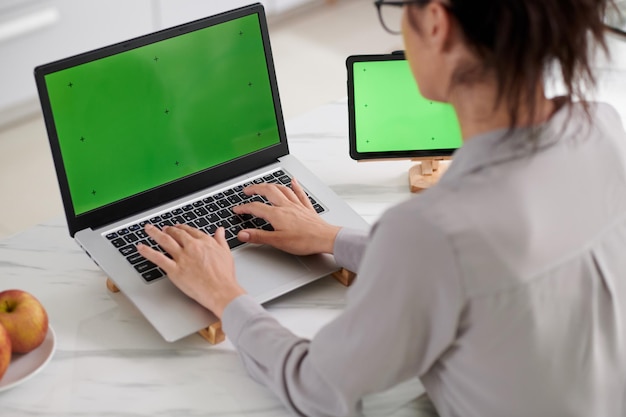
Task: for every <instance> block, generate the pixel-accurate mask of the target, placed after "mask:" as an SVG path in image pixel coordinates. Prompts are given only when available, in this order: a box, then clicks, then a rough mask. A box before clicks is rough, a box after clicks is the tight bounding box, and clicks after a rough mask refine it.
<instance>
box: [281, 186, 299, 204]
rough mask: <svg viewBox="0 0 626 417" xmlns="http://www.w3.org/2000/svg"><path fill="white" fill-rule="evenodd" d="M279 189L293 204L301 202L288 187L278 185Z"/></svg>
mask: <svg viewBox="0 0 626 417" xmlns="http://www.w3.org/2000/svg"><path fill="white" fill-rule="evenodd" d="M277 186H278V189H279V190H280V191H281V192H282V193H283V194H284V195H285V197H287V199H288V200H289V201H291V202H292V203H299V202H300V200H299V199H298V196H297V195H296V194H295V193H294V192H293V190H292V189H291V188H289V187H287V186H286V185H282V184H281V185H277Z"/></svg>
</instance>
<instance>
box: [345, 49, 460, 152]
mask: <svg viewBox="0 0 626 417" xmlns="http://www.w3.org/2000/svg"><path fill="white" fill-rule="evenodd" d="M346 65H347V68H348V112H349V142H350V157H352V159H356V160H365V159H392V158H400V159H424V158H446V157H447V158H449V157H450V155H452V153H453V152H454V151H455V150H456V149H457V148H458V147H460V146H461V143H462V140H461V129H460V126H459V122H458V119H457V117H456V113H455V111H454V108H453V107H452V106H451V105H450V104H445V103H439V102H435V101H430V100H427V99H425V98H424V97H422V95H421V94H420V93H419V90H418V88H417V84H416V83H415V79H414V78H413V75H412V73H411V69H410V68H409V64H408V62H407V61H406V59H405V56H404V54H403V53H401V52H398V53H393V54H386V55H354V56H350V57H348V58H347V60H346Z"/></svg>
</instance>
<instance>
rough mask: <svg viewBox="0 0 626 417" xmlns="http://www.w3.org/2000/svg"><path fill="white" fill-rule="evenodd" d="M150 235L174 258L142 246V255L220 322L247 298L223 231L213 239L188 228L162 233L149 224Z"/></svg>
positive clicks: (179, 227) (176, 227) (167, 230)
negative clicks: (231, 305)
mask: <svg viewBox="0 0 626 417" xmlns="http://www.w3.org/2000/svg"><path fill="white" fill-rule="evenodd" d="M146 233H148V235H149V236H150V237H152V238H153V239H154V240H155V241H156V242H157V243H158V244H159V245H160V246H161V247H162V248H163V249H165V251H167V253H168V254H170V255H171V258H169V257H168V256H167V255H165V254H163V253H161V252H159V251H156V250H154V249H152V248H149V247H148V246H145V245H141V244H140V245H138V246H137V249H138V250H139V253H140V254H141V255H142V256H143V257H144V258H146V259H148V260H149V261H152V262H154V263H155V264H156V265H158V266H159V267H161V268H162V269H163V270H165V272H166V273H167V275H168V276H169V278H170V279H171V281H172V282H173V283H174V285H176V286H177V287H178V288H179V289H180V290H181V291H183V292H184V293H185V294H187V295H188V296H189V297H191V298H193V299H194V300H196V301H197V302H198V303H200V304H201V305H203V306H204V307H206V308H207V309H209V310H211V311H212V312H213V313H214V314H215V315H217V316H218V317H219V318H220V319H221V317H222V313H223V311H224V308H226V306H227V305H228V303H230V302H231V301H232V300H234V299H235V298H237V297H238V296H239V295H241V294H245V291H244V289H243V288H241V286H239V284H238V283H237V279H236V277H235V263H234V260H233V256H232V254H231V252H230V248H229V247H228V243H226V238H225V236H224V229H223V228H219V229H217V231H216V232H215V236H214V237H211V236H209V235H207V234H206V233H204V232H201V231H200V230H197V229H194V228H193V227H190V226H187V225H176V226H170V227H164V228H163V230H162V231H161V230H159V229H158V228H157V227H154V226H152V225H150V224H149V225H146Z"/></svg>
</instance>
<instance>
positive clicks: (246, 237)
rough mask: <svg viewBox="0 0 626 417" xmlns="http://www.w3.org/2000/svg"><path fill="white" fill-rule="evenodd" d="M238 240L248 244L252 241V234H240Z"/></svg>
mask: <svg viewBox="0 0 626 417" xmlns="http://www.w3.org/2000/svg"><path fill="white" fill-rule="evenodd" d="M237 239H239V240H241V241H242V242H247V241H248V240H250V233H248V232H239V234H238V235H237Z"/></svg>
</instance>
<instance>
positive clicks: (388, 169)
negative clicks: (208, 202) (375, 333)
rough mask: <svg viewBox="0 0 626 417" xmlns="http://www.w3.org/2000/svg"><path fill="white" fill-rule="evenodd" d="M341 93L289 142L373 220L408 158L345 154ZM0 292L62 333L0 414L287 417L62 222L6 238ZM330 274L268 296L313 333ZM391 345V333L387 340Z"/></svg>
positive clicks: (398, 416)
mask: <svg viewBox="0 0 626 417" xmlns="http://www.w3.org/2000/svg"><path fill="white" fill-rule="evenodd" d="M612 49H613V54H614V58H615V62H614V63H613V64H612V65H610V66H609V65H606V64H605V63H603V62H598V66H599V67H600V68H601V72H600V93H599V94H598V98H600V99H603V100H606V101H608V102H610V103H612V104H613V105H615V106H616V108H617V109H618V111H619V112H620V114H621V116H622V118H623V119H624V120H626V99H625V98H624V95H625V93H626V72H625V69H626V61H625V57H626V54H624V52H625V50H626V47H625V46H624V43H619V42H617V43H616V41H613V40H612ZM347 130H348V128H347V108H346V103H345V101H339V102H336V103H332V104H329V105H326V106H323V107H321V108H319V109H317V110H315V111H313V112H311V113H309V114H306V115H304V116H302V117H300V118H297V119H294V120H291V121H289V122H288V123H287V131H288V134H289V140H290V147H291V151H292V153H293V154H295V155H296V156H297V157H299V158H300V159H301V160H302V161H303V162H304V163H305V164H306V165H308V166H309V168H310V169H311V170H313V171H314V172H315V173H317V174H318V175H319V176H320V177H321V178H322V179H323V180H324V181H325V182H326V183H328V184H330V185H331V187H332V188H333V189H334V190H335V191H336V192H337V193H338V194H339V195H340V196H341V197H343V198H344V199H345V200H346V201H347V202H348V203H349V204H350V205H351V206H352V207H353V208H354V209H355V210H356V211H357V212H358V213H360V214H361V215H362V216H363V217H364V218H365V219H366V220H367V221H369V222H370V223H371V222H373V221H375V220H376V219H377V218H378V217H379V216H380V215H381V213H382V212H383V211H384V210H385V209H386V208H388V207H390V206H391V205H393V204H396V203H398V202H400V201H402V200H404V199H407V198H409V197H410V193H409V191H408V179H407V171H408V169H409V168H410V166H411V162H409V161H397V162H368V163H357V162H354V161H352V160H351V159H350V158H349V157H348V142H347ZM0 288H2V289H4V288H21V289H23V290H26V291H29V292H31V293H33V294H35V295H36V296H37V297H38V298H39V299H40V300H41V301H42V302H43V304H44V305H45V306H46V308H47V310H48V312H49V316H50V322H51V324H52V326H53V328H54V330H55V331H56V334H57V341H58V343H57V350H56V353H55V355H54V357H53V359H52V361H51V362H50V363H49V364H48V365H47V366H46V367H45V369H43V371H42V372H41V373H40V374H38V375H37V376H36V377H35V378H33V379H31V380H29V381H27V382H25V383H24V384H22V385H20V386H18V387H15V388H13V389H11V390H7V391H5V392H1V393H0V415H2V416H7V417H20V416H74V415H75V416H116V417H119V416H176V417H178V416H197V415H202V416H209V415H214V416H223V415H228V416H233V417H237V416H257V417H270V416H272V417H277V416H278V417H279V416H284V415H287V413H286V411H285V409H284V408H283V407H282V406H281V404H280V403H279V402H278V401H277V400H276V398H275V397H274V396H273V395H272V394H271V393H270V392H269V391H268V390H267V389H266V388H264V387H262V386H260V385H258V384H256V383H255V382H254V381H252V380H251V379H250V378H248V376H247V375H246V374H245V371H244V369H243V367H242V366H241V364H240V362H239V359H238V357H237V355H236V353H235V352H234V350H233V348H232V345H231V344H230V343H229V342H228V341H226V342H224V343H222V344H220V345H218V346H209V345H208V344H207V343H206V342H205V341H204V340H203V339H202V338H201V337H200V336H198V335H192V336H189V337H187V338H185V339H183V340H180V341H178V342H176V343H173V344H169V343H167V342H165V341H163V340H162V339H161V337H160V336H159V335H158V334H157V333H156V331H154V330H153V329H152V327H151V326H150V325H149V324H148V323H147V322H146V321H145V319H144V318H143V317H142V316H141V315H140V314H139V313H138V312H137V311H136V310H135V309H134V307H133V306H132V305H130V303H129V302H128V301H127V300H126V299H125V298H124V296H123V295H121V294H116V295H113V294H110V293H109V292H108V291H107V290H106V287H105V276H104V274H103V273H102V272H101V271H100V270H99V269H98V268H97V267H96V266H95V265H94V264H93V263H92V262H91V261H90V260H89V258H88V257H87V256H86V255H84V254H83V252H81V251H80V250H79V248H78V247H77V246H76V245H75V244H74V242H73V241H72V240H71V239H70V237H69V235H68V233H67V230H66V227H65V222H64V220H63V219H62V218H58V219H56V220H54V221H51V222H49V223H46V224H42V225H39V226H36V227H34V228H31V229H29V230H26V231H24V232H23V233H21V234H18V235H16V236H14V237H12V238H9V239H6V240H4V241H1V242H0ZM345 292H346V289H345V288H344V287H342V286H341V285H340V284H338V283H337V282H335V281H334V280H333V279H332V278H325V279H322V280H320V281H318V282H316V283H314V284H311V285H309V286H307V287H305V288H302V289H300V290H298V291H296V292H294V293H291V294H289V295H286V296H284V297H282V298H280V299H279V300H276V301H274V302H272V303H270V304H268V309H269V310H270V311H271V313H272V314H273V315H275V316H276V317H277V318H278V320H279V321H280V322H281V323H283V324H284V325H285V326H287V327H288V328H289V329H291V330H292V331H294V332H295V333H297V334H299V335H302V336H305V337H311V336H313V335H314V334H315V333H316V332H317V331H318V330H319V329H320V328H321V327H322V326H323V325H324V324H325V323H327V322H328V321H330V320H332V319H333V317H335V316H336V315H337V314H338V313H339V311H340V310H341V309H342V307H343V305H344V296H345ZM389 343H393V341H389ZM421 392H422V387H421V385H420V384H419V382H418V381H417V380H412V381H409V382H407V383H404V384H402V385H400V386H398V387H396V388H394V389H392V390H390V391H388V392H386V393H382V394H378V395H375V396H371V397H368V398H366V400H365V411H366V415H369V416H395V417H403V416H410V415H412V416H416V415H418V414H419V412H418V411H417V405H416V403H415V402H414V401H413V399H414V398H415V397H416V396H417V395H419V394H420V393H421Z"/></svg>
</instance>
